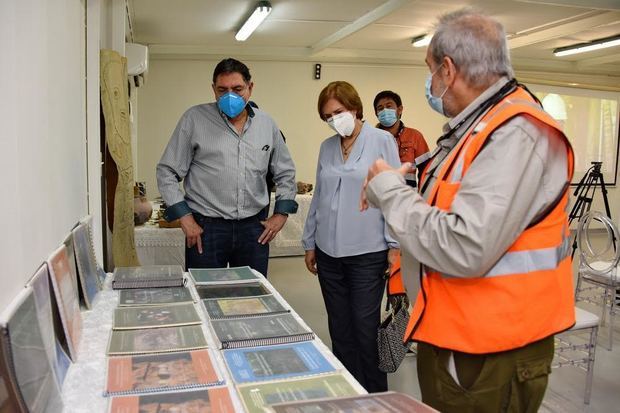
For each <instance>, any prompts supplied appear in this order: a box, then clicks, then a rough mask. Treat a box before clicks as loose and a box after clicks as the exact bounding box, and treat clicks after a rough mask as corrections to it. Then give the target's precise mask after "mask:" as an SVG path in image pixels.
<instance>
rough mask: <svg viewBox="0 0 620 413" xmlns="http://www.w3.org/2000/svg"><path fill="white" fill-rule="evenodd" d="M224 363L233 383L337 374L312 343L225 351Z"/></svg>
mask: <svg viewBox="0 0 620 413" xmlns="http://www.w3.org/2000/svg"><path fill="white" fill-rule="evenodd" d="M224 360H225V361H226V365H227V366H228V370H229V371H230V373H231V375H232V377H233V380H234V381H235V382H236V383H247V382H254V381H265V380H283V379H287V378H291V377H301V376H309V375H317V374H325V373H333V372H335V371H336V368H335V367H334V366H332V365H331V363H330V362H329V361H327V359H326V358H325V356H324V355H323V354H322V353H321V352H320V351H319V349H318V348H317V347H316V346H315V345H314V343H312V342H311V341H307V342H304V343H293V344H280V345H276V346H266V347H256V348H254V347H251V348H242V349H234V350H224Z"/></svg>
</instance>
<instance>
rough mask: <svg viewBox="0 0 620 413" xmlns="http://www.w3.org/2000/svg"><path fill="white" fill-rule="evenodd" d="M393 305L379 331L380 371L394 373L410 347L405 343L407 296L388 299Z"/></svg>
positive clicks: (407, 316) (407, 317) (407, 315)
mask: <svg viewBox="0 0 620 413" xmlns="http://www.w3.org/2000/svg"><path fill="white" fill-rule="evenodd" d="M390 301H396V303H392V305H391V312H390V313H389V314H388V316H387V317H386V318H385V320H383V322H382V323H381V325H380V326H379V330H378V331H377V347H378V350H379V370H381V371H382V372H384V373H394V372H395V371H396V370H397V369H398V366H400V364H401V363H402V362H403V359H404V358H405V355H406V354H407V351H408V350H409V345H408V344H404V343H403V336H404V335H405V330H406V329H407V323H408V322H409V311H408V309H407V308H408V304H409V303H408V302H407V299H406V296H400V297H388V303H389V302H390Z"/></svg>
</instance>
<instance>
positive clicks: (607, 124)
mask: <svg viewBox="0 0 620 413" xmlns="http://www.w3.org/2000/svg"><path fill="white" fill-rule="evenodd" d="M528 88H530V90H531V91H532V92H533V93H534V94H535V95H536V96H537V97H538V98H539V99H540V100H541V102H542V103H543V107H544V108H545V110H546V111H547V112H548V113H549V114H550V115H551V116H553V117H554V118H555V119H556V120H557V121H558V122H559V123H560V125H561V126H562V127H563V129H564V133H566V136H568V139H569V140H570V142H571V144H572V145H573V150H574V151H575V175H574V177H573V182H572V183H573V184H577V183H579V180H580V179H581V178H582V177H583V175H584V174H585V173H586V172H587V171H588V169H589V168H590V167H591V166H592V164H591V162H593V161H596V162H602V163H603V165H602V167H601V171H602V173H603V178H604V180H605V184H606V185H615V184H616V171H617V165H618V105H619V102H620V94H618V93H615V92H604V91H597V90H588V89H577V88H565V87H557V86H545V85H536V84H528Z"/></svg>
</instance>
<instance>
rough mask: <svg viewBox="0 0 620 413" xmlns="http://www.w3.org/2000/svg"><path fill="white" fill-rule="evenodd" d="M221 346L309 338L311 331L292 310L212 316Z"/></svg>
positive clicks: (264, 343)
mask: <svg viewBox="0 0 620 413" xmlns="http://www.w3.org/2000/svg"><path fill="white" fill-rule="evenodd" d="M211 326H212V328H213V331H214V332H215V335H216V337H217V339H218V340H219V341H220V343H221V344H222V348H235V347H248V346H254V345H271V344H282V343H291V342H294V341H305V340H312V339H313V338H314V334H313V333H312V332H311V331H309V330H307V329H306V328H304V327H303V326H302V325H301V324H299V322H297V320H295V318H294V317H293V316H292V315H291V314H276V315H265V316H260V317H251V318H233V319H225V320H211Z"/></svg>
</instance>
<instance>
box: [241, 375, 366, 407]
mask: <svg viewBox="0 0 620 413" xmlns="http://www.w3.org/2000/svg"><path fill="white" fill-rule="evenodd" d="M237 390H238V391H239V397H241V400H242V401H243V404H244V406H245V408H246V411H247V412H248V413H263V412H264V411H265V410H264V408H265V407H267V406H269V405H272V404H275V403H283V402H291V401H296V400H312V399H319V398H323V397H339V396H354V395H356V394H358V393H357V391H355V389H354V388H353V386H351V383H349V382H348V381H347V380H346V379H345V377H344V376H343V375H341V374H330V375H324V376H316V377H312V378H306V379H299V380H287V381H272V382H265V383H255V384H245V385H242V386H239V387H237Z"/></svg>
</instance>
